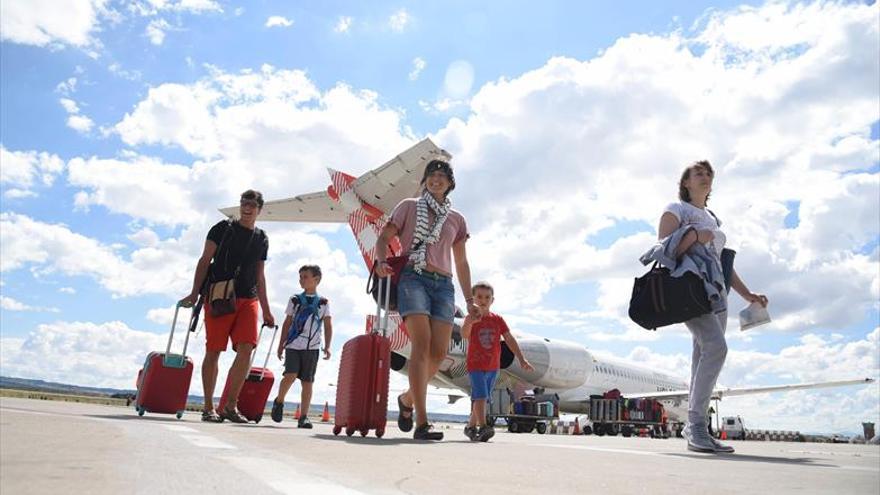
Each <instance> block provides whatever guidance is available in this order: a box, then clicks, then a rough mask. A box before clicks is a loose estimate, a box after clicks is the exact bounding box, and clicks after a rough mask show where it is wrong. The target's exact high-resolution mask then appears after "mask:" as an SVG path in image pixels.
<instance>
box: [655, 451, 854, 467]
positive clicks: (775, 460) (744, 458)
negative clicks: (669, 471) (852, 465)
mask: <svg viewBox="0 0 880 495" xmlns="http://www.w3.org/2000/svg"><path fill="white" fill-rule="evenodd" d="M663 455H668V456H673V457H686V458H688V459H706V460H712V461H715V460H718V461H734V462H763V463H767V464H786V465H789V466H809V467H840V466H837V465H835V464H827V463H825V462H817V459H813V458H810V457H793V458H787V457H769V456H762V455H747V454H663Z"/></svg>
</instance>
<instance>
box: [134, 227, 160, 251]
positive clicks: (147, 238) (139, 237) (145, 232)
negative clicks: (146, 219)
mask: <svg viewBox="0 0 880 495" xmlns="http://www.w3.org/2000/svg"><path fill="white" fill-rule="evenodd" d="M128 239H129V240H130V241H131V242H133V243H135V244H137V245H138V246H141V247H153V246H156V245H157V244H159V236H158V235H157V234H156V233H155V232H154V231H153V230H152V229H150V228H148V227H144V228H142V229H140V230H138V231H137V232H135V233H133V234H130V235H129V236H128Z"/></svg>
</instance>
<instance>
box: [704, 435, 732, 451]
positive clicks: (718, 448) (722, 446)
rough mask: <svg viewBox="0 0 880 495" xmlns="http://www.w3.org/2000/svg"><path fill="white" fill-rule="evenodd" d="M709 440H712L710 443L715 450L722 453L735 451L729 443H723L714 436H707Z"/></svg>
mask: <svg viewBox="0 0 880 495" xmlns="http://www.w3.org/2000/svg"><path fill="white" fill-rule="evenodd" d="M709 440H712V445H713V446H714V447H715V452H720V453H722V454H732V453H734V452H736V449H735V448H733V447H731V446H730V445H727V444H723V443H721V442H719V441H718V440H716V439H715V438H712V437H709Z"/></svg>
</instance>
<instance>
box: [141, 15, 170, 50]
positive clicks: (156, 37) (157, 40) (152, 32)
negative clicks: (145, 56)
mask: <svg viewBox="0 0 880 495" xmlns="http://www.w3.org/2000/svg"><path fill="white" fill-rule="evenodd" d="M170 29H171V24H168V21H166V20H165V19H153V20H152V21H150V23H149V24H147V28H146V30H145V34H146V35H147V37H148V38H149V39H150V43H152V44H154V45H161V44H162V43H163V42H164V41H165V32H166V31H168V30H170Z"/></svg>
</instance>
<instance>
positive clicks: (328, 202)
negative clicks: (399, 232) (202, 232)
mask: <svg viewBox="0 0 880 495" xmlns="http://www.w3.org/2000/svg"><path fill="white" fill-rule="evenodd" d="M220 212H221V213H223V214H224V215H226V216H227V217H232V218H237V217H238V206H231V207H229V208H221V209H220ZM259 220H260V221H275V222H334V223H335V222H347V221H348V214H347V213H346V212H345V210H344V209H343V208H342V207H341V206H340V205H339V204H338V203H337V202H336V201H334V200H333V199H331V198H330V195H329V194H327V191H319V192H313V193H308V194H300V195H299V196H294V197H292V198H287V199H278V200H275V201H267V202H266V203H265V204H263V209H262V210H261V211H260V217H259Z"/></svg>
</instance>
